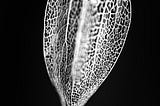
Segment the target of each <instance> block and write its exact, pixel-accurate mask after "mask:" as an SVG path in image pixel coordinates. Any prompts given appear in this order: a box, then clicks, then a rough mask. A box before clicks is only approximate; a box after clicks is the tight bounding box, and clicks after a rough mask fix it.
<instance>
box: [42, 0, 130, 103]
mask: <svg viewBox="0 0 160 106" xmlns="http://www.w3.org/2000/svg"><path fill="white" fill-rule="evenodd" d="M131 14H132V11H131V1H130V0H48V1H47V4H46V10H45V17H44V31H43V51H44V59H45V64H46V68H47V72H48V75H49V77H50V80H51V82H52V83H53V85H54V86H55V87H56V89H57V92H58V94H59V95H60V98H61V103H62V106H84V105H85V104H86V102H87V101H88V100H89V98H90V97H91V96H92V95H93V94H94V93H95V92H96V91H97V89H98V88H99V86H101V84H102V83H103V82H104V81H105V79H106V78H107V76H108V75H109V73H110V72H111V71H112V69H113V67H114V65H115V64H116V62H117V60H118V58H119V55H120V54H121V51H122V49H123V46H124V44H125V41H126V38H127V35H128V31H129V28H130V23H131Z"/></svg>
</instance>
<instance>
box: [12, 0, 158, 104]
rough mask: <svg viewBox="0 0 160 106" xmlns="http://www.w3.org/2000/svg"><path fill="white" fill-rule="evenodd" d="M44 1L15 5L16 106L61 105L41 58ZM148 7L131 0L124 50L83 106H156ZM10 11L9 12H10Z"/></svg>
mask: <svg viewBox="0 0 160 106" xmlns="http://www.w3.org/2000/svg"><path fill="white" fill-rule="evenodd" d="M46 2H47V1H46V0H33V1H31V0H30V1H29V0H28V1H25V2H24V1H21V3H20V5H17V7H16V6H15V7H14V9H16V10H15V11H16V13H15V15H16V17H15V18H13V20H15V22H13V23H14V25H16V26H18V27H16V28H15V29H17V30H16V31H15V32H16V33H17V36H16V43H17V45H16V47H17V49H16V54H17V55H16V62H17V64H18V71H17V72H18V74H17V77H16V82H15V83H16V84H15V85H16V105H18V106H60V99H59V97H58V94H57V93H56V90H55V88H54V87H53V86H52V84H51V82H50V80H49V77H48V74H47V71H46V68H45V63H44V59H43V45H42V44H43V18H44V11H45V5H46ZM150 8H151V5H150V4H149V3H147V2H146V1H145V2H143V1H138V0H137V2H136V0H132V23H131V26H130V30H129V33H128V37H127V40H126V43H125V46H124V49H123V51H122V53H121V55H120V57H119V59H118V61H117V63H116V65H115V67H114V68H113V70H112V72H111V73H110V75H109V76H108V78H107V79H106V81H105V82H104V83H103V84H102V85H101V86H100V87H99V89H98V90H97V92H96V93H95V94H94V95H93V96H92V97H91V98H90V99H89V101H88V102H87V104H86V106H98V105H100V106H155V105H156V103H155V98H154V96H153V95H152V93H153V92H152V88H153V87H154V83H153V82H151V81H152V80H154V78H153V77H152V76H153V75H152V72H151V71H153V69H151V65H150V63H149V61H150V60H151V56H152V52H151V50H152V47H151V45H152V37H151V35H152V28H151V26H152V22H151V20H152V16H151V15H148V14H150V13H151V11H150ZM11 12H12V11H11Z"/></svg>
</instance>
